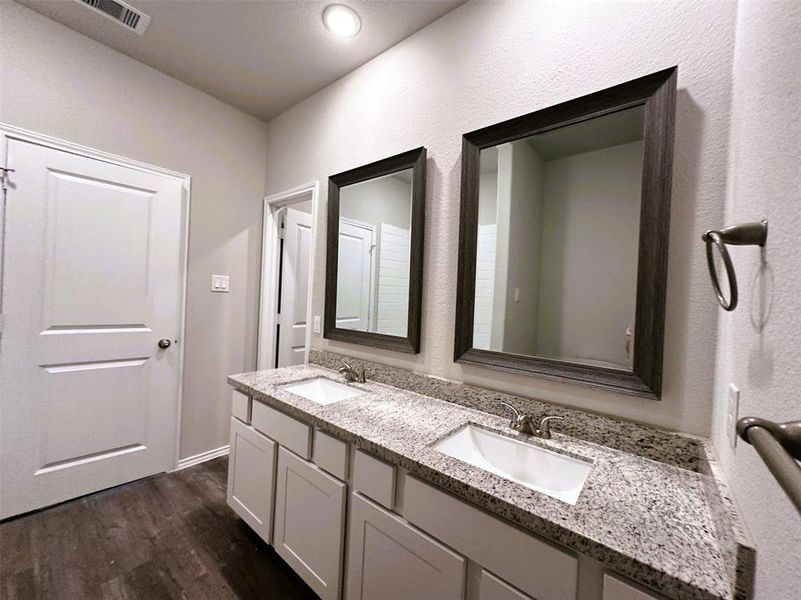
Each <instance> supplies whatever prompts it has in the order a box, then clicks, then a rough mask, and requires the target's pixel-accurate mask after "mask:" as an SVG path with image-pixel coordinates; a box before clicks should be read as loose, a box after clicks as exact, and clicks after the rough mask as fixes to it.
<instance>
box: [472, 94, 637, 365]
mask: <svg viewBox="0 0 801 600" xmlns="http://www.w3.org/2000/svg"><path fill="white" fill-rule="evenodd" d="M642 173H643V107H642V106H637V107H634V108H629V109H626V110H621V111H618V112H614V113H611V114H607V115H605V116H602V117H597V118H593V119H590V120H587V121H583V122H580V123H577V124H573V125H569V126H565V127H561V128H558V129H553V130H550V131H547V132H545V133H541V134H537V135H532V136H530V137H527V138H523V139H520V140H517V141H513V142H509V143H505V144H501V145H498V146H493V147H489V148H485V149H483V150H482V151H481V154H480V179H479V190H478V197H479V202H478V232H477V244H476V272H475V275H476V284H475V307H474V318H473V347H474V348H477V349H483V350H494V351H498V352H505V353H511V354H518V355H527V356H536V357H543V358H550V359H556V360H560V361H566V362H571V363H579V364H584V365H592V366H600V367H607V368H612V369H620V370H625V371H631V370H632V356H633V348H634V345H633V344H634V339H633V337H634V335H635V334H636V332H635V331H634V324H635V312H636V301H637V261H638V252H639V236H640V204H641V197H642Z"/></svg>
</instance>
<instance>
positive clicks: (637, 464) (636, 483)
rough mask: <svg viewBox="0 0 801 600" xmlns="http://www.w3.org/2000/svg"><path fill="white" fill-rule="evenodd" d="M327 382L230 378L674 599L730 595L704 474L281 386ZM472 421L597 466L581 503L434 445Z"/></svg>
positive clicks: (434, 412)
mask: <svg viewBox="0 0 801 600" xmlns="http://www.w3.org/2000/svg"><path fill="white" fill-rule="evenodd" d="M317 376H324V377H327V378H329V379H332V380H335V381H340V382H343V381H344V379H343V378H342V376H340V375H339V374H338V373H337V372H335V371H331V370H328V369H324V368H322V367H318V366H314V365H310V366H298V367H286V368H281V369H275V370H269V371H257V372H253V373H242V374H239V375H232V376H230V377H229V378H228V382H229V383H230V384H231V385H233V386H234V387H235V388H237V389H239V390H240V391H242V392H244V393H246V394H249V395H250V396H252V397H253V398H254V399H256V400H259V401H262V402H264V403H266V404H269V405H271V406H273V407H275V408H278V409H280V410H282V411H283V412H285V413H287V414H290V415H292V416H294V417H296V418H298V419H299V420H301V421H304V422H306V423H309V424H312V425H315V426H316V427H319V428H320V429H322V430H323V431H326V432H329V433H332V434H334V435H336V436H338V437H340V438H341V439H344V440H346V441H348V442H350V443H352V444H354V445H355V446H357V447H359V448H362V449H364V450H366V451H368V452H371V453H373V454H375V455H376V456H379V457H380V458H382V459H384V460H386V461H388V462H391V463H394V464H396V465H399V466H401V467H403V468H405V469H407V470H408V472H409V473H411V474H413V475H416V476H418V477H420V478H421V479H424V480H426V481H429V482H431V483H433V484H435V485H437V486H439V487H441V488H444V489H446V490H448V491H450V492H452V493H453V494H455V495H457V496H460V497H462V498H465V499H467V500H469V501H471V502H472V503H474V504H476V505H478V506H480V507H482V508H484V509H485V510H487V511H489V512H492V513H495V514H497V515H499V516H501V517H503V518H505V519H508V520H510V521H512V522H514V523H516V524H518V525H520V526H521V527H523V528H525V529H528V530H530V531H532V532H534V533H537V534H539V535H541V536H543V537H545V538H548V539H550V540H552V541H554V542H556V543H558V544H561V545H562V546H565V547H567V548H569V549H571V550H574V551H576V552H580V553H582V554H586V555H588V556H591V557H592V558H595V559H596V560H599V561H601V562H602V563H604V564H605V565H606V566H608V567H609V568H610V569H612V570H614V571H616V572H618V573H620V574H622V575H624V576H626V577H629V578H631V579H633V580H635V581H638V582H640V583H642V584H644V585H646V586H648V587H650V588H652V589H654V590H656V591H659V592H661V593H663V594H665V595H666V596H669V597H676V598H704V599H707V598H715V599H725V600H729V599H731V598H732V590H731V588H730V585H729V584H728V583H727V580H726V572H725V566H724V560H723V557H722V555H721V551H720V548H719V546H718V543H717V540H716V538H715V533H714V524H713V522H712V516H711V514H710V507H709V501H708V500H707V496H706V494H705V492H704V481H703V477H702V475H701V474H699V473H696V472H693V471H690V470H687V469H682V468H679V467H676V466H672V465H669V464H664V463H661V462H657V461H654V460H650V459H647V458H642V457H639V456H635V455H633V454H629V453H627V452H623V451H620V450H614V449H611V448H607V447H605V446H600V445H597V444H593V443H590V442H586V441H583V440H579V439H576V438H572V437H568V436H565V435H560V434H559V433H556V432H554V433H553V437H552V439H550V440H543V439H539V438H530V437H528V436H523V435H522V434H516V433H515V432H513V431H512V430H511V429H509V427H508V420H507V419H503V418H501V417H498V416H495V415H491V414H488V413H484V412H481V411H478V410H474V409H471V408H466V407H463V406H460V405H458V404H453V403H451V402H446V401H443V400H437V399H434V398H430V397H427V396H423V395H420V394H417V393H415V392H412V391H407V390H401V389H398V388H394V387H391V386H388V385H383V384H380V383H375V382H369V381H368V382H367V383H365V384H359V383H355V384H350V385H352V386H353V387H355V388H358V389H362V390H364V392H365V393H364V394H363V395H358V396H354V397H352V398H347V399H345V400H340V401H338V402H335V403H333V404H329V405H327V406H322V405H319V404H317V403H315V402H312V401H310V400H306V399H305V398H302V397H300V396H296V395H294V394H291V393H289V392H287V391H284V390H282V389H281V387H280V386H282V385H284V384H287V383H290V382H295V381H301V380H304V379H308V378H311V377H317ZM467 423H475V424H478V425H480V426H482V427H484V428H487V429H489V430H492V431H496V432H498V433H501V434H503V435H507V436H508V437H515V438H521V439H522V438H525V441H527V442H529V443H532V444H535V445H539V446H542V447H546V448H550V449H552V450H555V451H557V452H561V453H563V454H568V455H573V456H577V457H582V458H585V459H588V460H591V461H593V468H592V471H591V472H590V475H589V477H588V479H587V482H586V484H585V485H584V488H583V490H582V492H581V495H580V496H579V498H578V501H577V502H576V504H575V506H572V505H570V504H567V503H565V502H562V501H560V500H557V499H555V498H552V497H550V496H546V495H545V494H541V493H538V492H535V491H533V490H531V489H529V488H527V487H525V486H523V485H520V484H517V483H515V482H512V481H509V480H507V479H504V478H503V477H500V476H497V475H494V474H492V473H489V472H487V471H484V470H483V469H479V468H477V467H473V466H472V465H469V464H467V463H464V462H462V461H460V460H457V459H455V458H451V457H449V456H446V455H444V454H442V453H440V452H437V451H436V450H434V449H433V448H431V447H430V446H431V444H433V443H434V442H436V441H438V440H440V439H442V438H443V437H444V436H446V435H447V434H449V433H450V432H453V431H455V430H457V429H459V428H461V427H463V426H464V425H466V424H467ZM557 428H558V424H557V425H555V426H554V429H557Z"/></svg>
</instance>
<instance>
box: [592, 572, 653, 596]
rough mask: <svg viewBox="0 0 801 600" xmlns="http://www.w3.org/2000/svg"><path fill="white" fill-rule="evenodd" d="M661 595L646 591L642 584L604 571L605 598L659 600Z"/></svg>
mask: <svg viewBox="0 0 801 600" xmlns="http://www.w3.org/2000/svg"><path fill="white" fill-rule="evenodd" d="M659 598H661V596H657V595H655V594H651V593H649V592H646V591H645V589H643V588H641V587H640V586H638V585H636V584H633V583H628V582H626V581H624V580H623V579H621V578H619V577H616V576H614V575H610V574H609V573H604V600H659Z"/></svg>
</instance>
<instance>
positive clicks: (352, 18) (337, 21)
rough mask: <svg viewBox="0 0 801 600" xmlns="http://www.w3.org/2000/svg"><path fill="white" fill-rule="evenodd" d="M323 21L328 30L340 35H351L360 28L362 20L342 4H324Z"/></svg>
mask: <svg viewBox="0 0 801 600" xmlns="http://www.w3.org/2000/svg"><path fill="white" fill-rule="evenodd" d="M323 23H324V24H325V27H326V29H328V31H330V32H331V33H333V34H334V35H339V36H341V37H353V36H354V35H356V34H357V33H359V30H360V29H361V28H362V21H361V19H359V15H357V14H356V11H355V10H353V9H352V8H350V7H349V6H345V5H343V4H331V5H330V6H326V7H325V10H324V11H323Z"/></svg>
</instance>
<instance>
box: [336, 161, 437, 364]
mask: <svg viewBox="0 0 801 600" xmlns="http://www.w3.org/2000/svg"><path fill="white" fill-rule="evenodd" d="M410 168H411V169H412V222H411V227H412V234H411V256H410V263H409V311H408V319H407V327H408V329H407V334H406V337H400V336H395V335H386V334H383V333H374V332H370V331H356V330H354V329H343V328H341V327H336V304H337V265H338V260H339V244H338V241H339V190H340V189H341V188H343V187H345V186H348V185H353V184H354V183H361V182H363V181H369V180H370V179H375V178H377V177H382V176H384V175H390V174H392V173H397V172H398V171H404V170H406V169H410ZM425 196H426V149H425V148H423V147H421V148H416V149H414V150H409V151H408V152H404V153H403V154H397V155H395V156H391V157H389V158H385V159H383V160H379V161H377V162H374V163H370V164H369V165H364V166H363V167H358V168H356V169H351V170H350V171H345V172H344V173H339V174H337V175H332V176H331V177H329V178H328V235H327V242H326V250H327V258H326V267H325V325H324V329H323V336H324V337H325V338H326V339H329V340H336V341H339V342H350V343H352V344H361V345H363V346H373V347H374V348H384V349H386V350H396V351H398V352H406V353H408V354H417V353H418V352H420V317H421V313H422V300H423V235H424V232H423V227H424V226H425V210H426V207H425Z"/></svg>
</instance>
